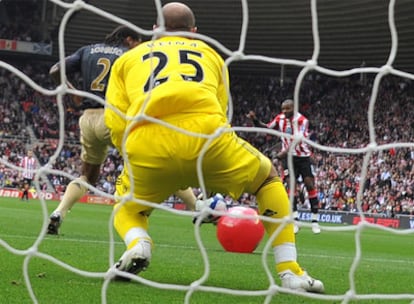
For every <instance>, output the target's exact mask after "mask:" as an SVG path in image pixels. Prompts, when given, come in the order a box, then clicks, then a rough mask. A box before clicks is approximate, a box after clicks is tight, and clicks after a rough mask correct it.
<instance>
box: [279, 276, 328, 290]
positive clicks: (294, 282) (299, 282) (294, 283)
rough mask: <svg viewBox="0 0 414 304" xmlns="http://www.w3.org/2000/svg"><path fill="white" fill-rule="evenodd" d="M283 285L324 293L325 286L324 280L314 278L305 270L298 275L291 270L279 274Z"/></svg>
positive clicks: (294, 288)
mask: <svg viewBox="0 0 414 304" xmlns="http://www.w3.org/2000/svg"><path fill="white" fill-rule="evenodd" d="M279 276H280V280H281V281H282V287H284V288H289V289H292V290H296V291H302V292H314V293H323V292H324V291H325V288H324V286H323V283H322V281H320V280H317V279H314V278H312V277H311V276H309V275H308V273H307V272H306V271H305V272H304V273H303V274H302V275H300V276H299V275H296V274H294V273H293V272H292V271H290V270H286V271H284V272H282V273H280V274H279Z"/></svg>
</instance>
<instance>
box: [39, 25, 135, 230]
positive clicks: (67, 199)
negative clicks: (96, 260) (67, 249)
mask: <svg viewBox="0 0 414 304" xmlns="http://www.w3.org/2000/svg"><path fill="white" fill-rule="evenodd" d="M140 43H141V37H140V35H139V34H138V33H137V32H135V31H134V30H132V29H130V28H128V27H126V26H119V27H117V28H115V29H114V30H113V31H112V33H110V34H108V35H107V36H106V37H105V40H104V42H103V43H97V44H91V45H86V46H83V47H81V48H80V49H78V50H77V51H76V52H74V53H73V54H71V55H70V56H68V57H66V58H65V63H64V64H65V67H66V74H67V75H68V77H70V76H73V75H76V73H80V75H81V77H82V90H84V91H86V92H89V93H92V94H94V95H96V96H98V97H100V98H102V99H104V98H105V92H106V87H107V83H108V79H109V74H110V70H111V67H112V64H113V63H114V61H115V60H116V59H117V58H118V57H119V56H121V55H122V54H123V53H125V52H126V51H128V50H129V49H131V48H133V47H135V46H137V45H138V44H140ZM60 65H61V63H60V62H58V63H56V64H55V65H53V66H52V67H51V69H50V72H49V73H50V76H51V77H52V78H53V79H54V80H55V81H56V82H57V83H60ZM67 83H68V86H69V87H70V88H73V85H72V84H71V83H70V82H69V81H68V82H67ZM73 99H74V101H75V103H76V104H77V106H79V108H80V109H82V110H83V113H82V115H81V117H80V118H79V128H80V141H81V146H82V148H81V160H82V169H81V170H82V171H81V176H80V177H78V178H76V179H74V180H72V181H71V182H70V183H69V184H68V186H67V189H66V191H65V194H64V195H63V198H62V200H61V202H60V204H59V205H58V207H57V208H56V209H55V210H54V211H53V213H52V214H51V216H50V222H49V225H48V231H47V232H48V233H49V234H58V231H59V227H60V225H61V223H62V221H63V219H64V217H65V216H66V213H67V212H68V211H69V209H71V208H72V206H73V205H74V204H75V203H76V202H77V201H79V199H80V198H81V197H82V196H83V195H84V194H86V192H87V190H88V188H87V187H86V186H85V184H83V183H82V182H84V183H87V184H91V185H94V184H95V183H96V181H97V180H98V177H99V173H100V168H101V164H102V163H103V162H104V161H105V159H106V157H107V151H108V148H109V146H110V145H111V139H110V135H109V131H108V128H107V127H106V126H105V122H104V117H103V113H104V103H103V101H102V102H99V101H97V100H94V99H92V98H81V97H80V96H74V98H73Z"/></svg>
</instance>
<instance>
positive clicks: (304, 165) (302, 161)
mask: <svg viewBox="0 0 414 304" xmlns="http://www.w3.org/2000/svg"><path fill="white" fill-rule="evenodd" d="M282 164H283V169H284V175H285V177H286V176H287V175H288V174H289V171H288V159H287V157H286V158H285V159H284V160H283V162H282ZM293 170H294V171H295V176H296V179H297V178H298V177H299V176H301V177H302V179H305V177H314V175H313V172H312V164H311V160H310V157H297V156H294V157H293Z"/></svg>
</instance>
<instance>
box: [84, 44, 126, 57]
mask: <svg viewBox="0 0 414 304" xmlns="http://www.w3.org/2000/svg"><path fill="white" fill-rule="evenodd" d="M96 53H102V54H115V55H118V56H121V55H122V54H123V53H124V50H123V49H121V48H119V47H114V46H95V47H93V48H91V54H96Z"/></svg>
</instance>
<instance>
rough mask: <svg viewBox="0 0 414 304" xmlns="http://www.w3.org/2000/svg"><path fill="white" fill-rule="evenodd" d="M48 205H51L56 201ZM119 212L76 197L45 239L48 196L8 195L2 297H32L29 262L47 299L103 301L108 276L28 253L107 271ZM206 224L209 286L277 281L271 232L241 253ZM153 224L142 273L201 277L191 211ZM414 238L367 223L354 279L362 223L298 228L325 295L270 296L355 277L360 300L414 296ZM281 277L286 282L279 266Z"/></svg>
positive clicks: (337, 288)
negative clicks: (316, 231)
mask: <svg viewBox="0 0 414 304" xmlns="http://www.w3.org/2000/svg"><path fill="white" fill-rule="evenodd" d="M46 204H47V209H48V210H47V212H48V214H49V213H50V212H51V211H52V210H53V209H54V207H55V206H56V205H57V202H47V203H46ZM111 212H112V207H111V206H103V205H87V204H77V205H75V207H74V208H73V210H72V211H71V213H69V214H68V216H67V217H66V220H65V222H64V224H63V225H62V228H61V235H59V236H49V235H46V236H45V237H44V239H42V240H40V241H39V242H37V240H38V237H39V233H40V231H41V228H42V225H43V223H44V217H43V215H44V214H43V211H42V208H41V204H40V202H39V201H36V200H31V201H29V202H28V203H26V202H22V201H20V200H18V199H13V198H0V242H1V243H0V303H7V304H14V303H16V304H24V303H33V301H32V299H31V297H30V295H29V292H28V290H27V287H26V284H25V278H24V275H23V269H24V267H25V265H27V269H28V272H27V273H28V277H29V279H30V282H31V284H32V287H33V291H34V294H35V296H36V298H37V301H38V303H47V304H49V303H59V304H62V303H63V304H64V303H88V304H92V303H101V301H102V298H101V292H102V289H103V285H104V284H103V283H104V280H103V279H102V278H97V277H91V276H83V275H82V274H79V273H75V272H73V271H71V270H68V269H66V268H64V267H62V266H61V265H58V264H56V263H53V262H51V261H49V260H47V259H44V258H42V257H39V256H31V257H30V258H27V254H32V253H33V252H35V253H41V254H43V255H49V256H53V257H54V258H56V259H57V260H59V261H60V262H63V263H65V264H66V265H69V266H70V267H73V268H76V269H78V270H79V271H82V272H91V273H103V272H106V271H107V269H108V267H109V247H110V246H109V239H110V238H109V233H110V229H112V226H111V225H110V224H109V222H108V221H109V218H110V214H111ZM330 227H334V226H330ZM200 231H201V239H202V242H203V244H204V246H205V248H206V250H207V253H208V256H209V261H210V274H209V277H208V280H207V281H206V282H205V283H204V285H205V286H215V287H223V288H227V289H238V290H249V291H257V290H262V291H263V290H266V289H268V287H269V280H268V279H267V277H266V273H265V272H264V270H263V266H262V252H263V248H264V245H265V241H266V240H267V237H265V238H264V239H263V241H262V243H261V244H260V245H259V247H258V248H257V249H256V251H255V252H254V253H253V254H237V253H229V252H225V251H224V250H223V249H222V247H221V245H220V243H219V242H218V240H217V238H216V227H215V226H213V225H203V226H201V228H200ZM149 232H150V234H151V236H152V238H153V240H154V243H155V247H154V250H153V258H152V261H151V264H150V266H149V268H148V269H147V271H145V272H142V273H141V274H140V275H141V277H142V278H144V279H146V280H149V281H150V282H152V283H162V284H164V285H162V286H163V287H165V286H166V285H165V284H175V285H184V286H189V285H190V284H191V283H192V282H194V281H196V280H198V279H200V278H201V277H202V275H203V273H204V264H203V259H202V255H201V253H200V250H199V248H198V245H197V242H196V238H195V234H194V226H193V224H192V222H191V217H187V216H178V215H175V214H172V213H170V212H166V211H162V210H156V211H154V212H153V214H152V216H151V219H150V231H149ZM114 234H115V258H119V256H120V255H121V254H122V252H123V251H124V245H123V243H122V242H121V241H120V239H119V237H118V236H117V235H116V233H115V232H114ZM413 238H414V235H413V233H407V234H394V233H391V232H388V231H383V230H381V229H375V228H366V229H364V230H363V231H362V233H361V260H360V263H359V264H358V267H357V268H356V269H355V273H354V276H353V278H354V281H351V280H350V270H351V267H352V265H353V264H352V263H353V261H354V257H355V254H356V245H355V244H356V242H355V232H354V231H322V233H321V234H320V235H313V234H312V232H311V231H310V229H309V228H302V230H301V231H300V233H299V234H298V235H297V248H298V260H299V262H300V263H301V265H302V266H304V267H305V268H306V269H307V270H308V271H309V273H310V274H311V275H313V276H315V277H317V278H320V279H321V280H323V281H324V283H325V289H326V294H325V295H326V298H312V297H303V296H299V295H289V294H276V295H274V297H273V298H272V300H271V301H270V303H282V304H283V303H343V302H342V300H341V299H340V297H343V296H344V295H345V294H346V293H347V292H348V290H350V289H351V287H352V282H353V283H354V284H355V290H356V293H357V294H358V295H364V297H365V298H364V299H360V300H352V299H351V300H350V301H349V302H347V303H401V304H402V303H412V302H411V301H413V300H414V239H413ZM35 244H38V247H37V249H36V248H34V247H33V246H34V245H35ZM9 247H10V248H9ZM9 249H11V250H12V251H14V253H13V252H11V251H10V250H9ZM29 249H30V250H29ZM28 250H29V252H28ZM25 254H26V255H25ZM266 259H267V263H268V264H269V265H271V267H272V268H271V269H273V256H272V255H271V254H269V255H268V256H267V257H266ZM274 277H275V279H276V282H277V283H279V280H278V278H277V277H276V274H275V273H274ZM373 294H390V295H393V296H395V295H396V294H403V295H404V296H403V297H402V299H396V298H395V297H394V298H388V299H383V300H380V299H377V298H373V296H371V295H373ZM185 296H186V292H185V291H183V290H166V289H159V288H155V287H154V286H150V285H146V284H144V283H138V282H111V283H110V284H109V286H108V288H107V291H106V301H107V303H125V304H126V303H148V304H149V303H154V304H155V303H156V304H158V303H166V304H174V303H184V299H185ZM369 298H371V299H369ZM190 303H197V304H198V303H200V304H204V303H206V304H207V303H226V304H227V303H229V304H232V303H237V304H244V303H249V304H250V303H252V304H253V303H265V297H264V296H245V295H232V294H226V293H215V292H206V291H195V292H194V293H193V294H192V295H191V298H190Z"/></svg>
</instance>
